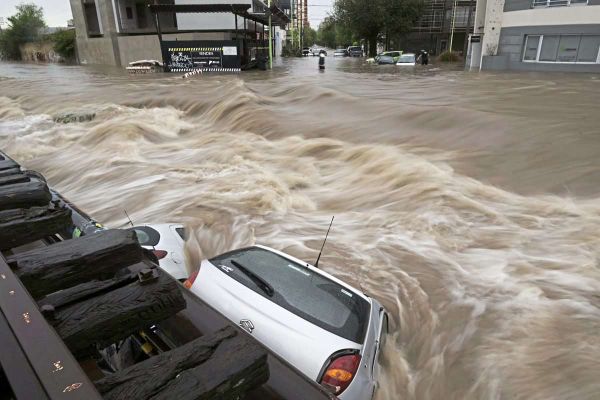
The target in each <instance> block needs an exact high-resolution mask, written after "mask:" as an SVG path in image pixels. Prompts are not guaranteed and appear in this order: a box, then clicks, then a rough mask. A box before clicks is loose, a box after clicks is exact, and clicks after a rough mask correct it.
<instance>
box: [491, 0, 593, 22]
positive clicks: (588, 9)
mask: <svg viewBox="0 0 600 400" xmlns="http://www.w3.org/2000/svg"><path fill="white" fill-rule="evenodd" d="M507 1H510V0H507ZM598 23H600V7H597V6H586V5H574V6H570V7H549V8H528V9H526V10H520V11H510V12H505V13H504V14H503V16H502V27H503V28H508V27H513V26H544V25H584V24H598Z"/></svg>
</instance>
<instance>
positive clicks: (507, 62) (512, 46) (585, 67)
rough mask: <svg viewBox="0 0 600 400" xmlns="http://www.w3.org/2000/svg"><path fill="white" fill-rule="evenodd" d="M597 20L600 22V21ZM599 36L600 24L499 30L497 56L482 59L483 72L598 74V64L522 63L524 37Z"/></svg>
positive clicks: (520, 27)
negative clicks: (490, 70)
mask: <svg viewBox="0 0 600 400" xmlns="http://www.w3.org/2000/svg"><path fill="white" fill-rule="evenodd" d="M599 21H600V20H599ZM560 34H562V35H568V34H585V35H589V34H595V35H600V23H599V24H586V25H548V26H539V25H533V26H519V27H508V28H502V33H501V35H500V42H499V48H498V56H496V57H484V58H483V60H482V69H494V70H501V69H511V70H520V71H557V72H563V71H564V72H567V71H573V72H600V64H577V63H539V62H523V46H524V43H525V36H526V35H560Z"/></svg>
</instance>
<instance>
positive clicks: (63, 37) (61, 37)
mask: <svg viewBox="0 0 600 400" xmlns="http://www.w3.org/2000/svg"><path fill="white" fill-rule="evenodd" d="M50 40H52V41H53V42H54V51H55V52H57V53H58V54H60V56H61V57H62V58H64V59H65V60H67V61H71V60H73V59H75V29H64V30H60V31H58V32H55V33H54V34H52V35H50Z"/></svg>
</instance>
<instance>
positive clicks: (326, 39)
mask: <svg viewBox="0 0 600 400" xmlns="http://www.w3.org/2000/svg"><path fill="white" fill-rule="evenodd" d="M335 27H336V23H335V19H334V18H333V17H332V16H328V17H325V19H323V21H322V22H321V24H320V25H319V30H318V31H317V43H319V44H320V45H321V46H325V47H329V48H332V49H333V48H335V47H336V46H337V42H336V35H335V34H336V32H335Z"/></svg>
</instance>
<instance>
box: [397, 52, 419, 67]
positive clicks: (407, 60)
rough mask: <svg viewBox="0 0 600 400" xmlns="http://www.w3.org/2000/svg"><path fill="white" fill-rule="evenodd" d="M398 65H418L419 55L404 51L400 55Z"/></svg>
mask: <svg viewBox="0 0 600 400" xmlns="http://www.w3.org/2000/svg"><path fill="white" fill-rule="evenodd" d="M396 65H405V66H406V65H408V66H411V65H417V56H416V55H415V54H414V53H404V54H402V55H401V56H400V58H399V59H398V62H397V63H396Z"/></svg>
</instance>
